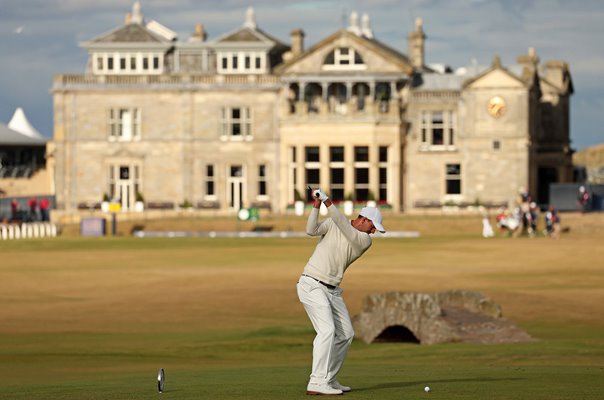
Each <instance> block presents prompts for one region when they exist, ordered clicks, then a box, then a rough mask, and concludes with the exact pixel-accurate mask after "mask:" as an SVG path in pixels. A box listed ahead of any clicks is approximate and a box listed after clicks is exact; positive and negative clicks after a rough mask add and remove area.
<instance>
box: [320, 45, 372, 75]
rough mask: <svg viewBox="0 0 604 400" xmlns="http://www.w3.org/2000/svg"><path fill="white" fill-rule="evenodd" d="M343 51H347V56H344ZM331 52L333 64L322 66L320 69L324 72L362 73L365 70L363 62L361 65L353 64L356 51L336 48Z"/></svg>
mask: <svg viewBox="0 0 604 400" xmlns="http://www.w3.org/2000/svg"><path fill="white" fill-rule="evenodd" d="M343 49H347V50H348V54H344V52H342V50H343ZM332 52H333V64H323V65H322V69H323V70H324V71H342V70H345V71H363V70H366V69H367V64H365V62H364V61H363V63H361V64H355V59H356V57H355V56H356V53H357V51H356V50H355V49H354V48H352V47H336V48H335V49H333V51H332ZM361 60H363V57H361ZM344 62H348V63H347V64H346V63H344ZM343 63H344V64H343Z"/></svg>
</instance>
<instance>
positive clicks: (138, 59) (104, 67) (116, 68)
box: [92, 52, 164, 75]
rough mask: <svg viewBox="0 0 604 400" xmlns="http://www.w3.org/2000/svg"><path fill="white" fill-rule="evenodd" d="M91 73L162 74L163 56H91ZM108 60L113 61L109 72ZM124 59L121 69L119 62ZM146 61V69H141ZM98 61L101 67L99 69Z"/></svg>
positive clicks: (113, 53)
mask: <svg viewBox="0 0 604 400" xmlns="http://www.w3.org/2000/svg"><path fill="white" fill-rule="evenodd" d="M156 57H157V59H158V67H157V68H154V66H153V64H154V62H153V61H154V59H155V58H156ZM92 58H93V62H92V72H93V73H94V74H97V75H143V74H144V75H148V74H152V75H156V74H161V73H163V72H164V67H163V65H164V54H163V53H160V52H110V53H93V54H92ZM109 58H112V59H113V69H111V70H109V69H108V66H109V61H108V60H109ZM123 58H125V59H126V67H125V68H121V60H122V59H123ZM133 58H134V60H135V68H132V59H133ZM145 59H146V60H147V63H148V68H146V69H144V68H143V62H144V60H145ZM99 61H101V62H100V64H101V66H100V68H99Z"/></svg>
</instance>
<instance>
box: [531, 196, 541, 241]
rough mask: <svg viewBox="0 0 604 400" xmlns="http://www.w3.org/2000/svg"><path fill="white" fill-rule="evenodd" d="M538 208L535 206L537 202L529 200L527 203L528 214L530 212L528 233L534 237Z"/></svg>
mask: <svg viewBox="0 0 604 400" xmlns="http://www.w3.org/2000/svg"><path fill="white" fill-rule="evenodd" d="M538 213H539V209H538V208H537V203H535V202H534V201H531V204H530V205H529V214H530V221H529V222H530V226H529V235H530V236H531V237H535V235H536V234H537V218H538Z"/></svg>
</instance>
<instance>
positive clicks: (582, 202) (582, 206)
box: [577, 186, 589, 213]
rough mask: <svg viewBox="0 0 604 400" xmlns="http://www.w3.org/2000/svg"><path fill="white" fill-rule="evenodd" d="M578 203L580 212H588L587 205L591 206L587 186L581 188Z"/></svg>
mask: <svg viewBox="0 0 604 400" xmlns="http://www.w3.org/2000/svg"><path fill="white" fill-rule="evenodd" d="M577 203H578V204H579V210H580V211H581V212H582V213H584V212H586V211H587V205H588V204H589V193H588V192H587V190H585V186H580V187H579V193H578V194H577Z"/></svg>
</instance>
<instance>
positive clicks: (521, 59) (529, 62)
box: [516, 47, 539, 84]
mask: <svg viewBox="0 0 604 400" xmlns="http://www.w3.org/2000/svg"><path fill="white" fill-rule="evenodd" d="M516 62H518V64H519V65H520V66H522V80H524V81H525V82H527V83H528V84H532V83H533V82H534V77H535V70H536V69H537V65H539V57H537V53H536V52H535V48H534V47H529V49H528V54H521V55H519V56H518V58H516Z"/></svg>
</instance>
